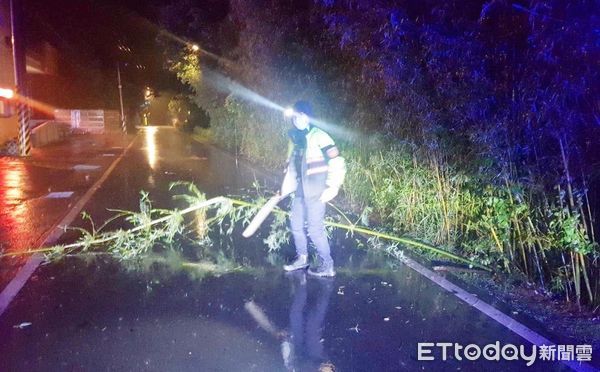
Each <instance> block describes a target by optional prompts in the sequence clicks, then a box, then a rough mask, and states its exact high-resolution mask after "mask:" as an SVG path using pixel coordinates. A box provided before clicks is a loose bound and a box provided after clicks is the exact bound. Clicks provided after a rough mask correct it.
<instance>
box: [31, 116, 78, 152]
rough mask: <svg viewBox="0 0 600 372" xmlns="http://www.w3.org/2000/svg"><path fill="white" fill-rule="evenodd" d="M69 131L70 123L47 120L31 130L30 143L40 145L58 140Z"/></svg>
mask: <svg viewBox="0 0 600 372" xmlns="http://www.w3.org/2000/svg"><path fill="white" fill-rule="evenodd" d="M70 133H71V125H69V124H67V123H61V122H56V121H47V122H45V123H42V124H40V125H39V126H37V127H35V128H34V129H33V130H32V131H31V145H32V146H33V147H42V146H46V145H49V144H51V143H55V142H60V141H62V140H64V139H65V138H67V137H68V136H69V134H70Z"/></svg>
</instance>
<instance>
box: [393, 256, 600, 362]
mask: <svg viewBox="0 0 600 372" xmlns="http://www.w3.org/2000/svg"><path fill="white" fill-rule="evenodd" d="M402 262H403V263H404V264H405V265H406V266H408V267H410V268H411V269H413V270H414V271H416V272H417V273H419V274H421V275H422V276H424V277H426V278H427V279H429V280H431V281H432V282H434V283H435V284H437V285H438V286H440V287H441V288H443V289H445V290H446V291H448V292H450V293H452V294H453V295H454V296H456V297H457V298H458V299H460V300H462V301H464V302H466V303H467V304H468V305H469V306H471V307H473V308H475V309H477V310H479V311H480V312H482V313H483V314H485V315H487V316H488V317H490V318H492V319H493V320H495V321H496V322H498V323H499V324H501V325H502V326H504V327H506V328H507V329H508V330H510V331H511V332H513V333H515V334H517V335H519V336H521V337H522V338H524V339H526V340H527V341H529V342H531V343H532V344H534V345H537V346H538V347H539V346H541V345H557V344H556V343H555V342H552V341H551V340H549V339H547V338H545V337H544V336H542V335H540V334H539V333H537V332H535V331H533V330H532V329H530V328H529V327H527V326H526V325H524V324H523V323H521V322H519V321H517V320H516V319H513V318H511V317H510V316H508V315H506V314H505V313H503V312H502V311H500V310H498V309H496V308H495V307H493V306H492V305H490V304H488V303H487V302H485V301H482V300H481V299H479V298H477V297H476V296H474V295H473V294H471V293H469V292H467V291H465V290H464V289H462V288H461V287H459V286H457V285H456V284H454V283H451V282H450V281H449V280H447V279H446V278H444V277H442V276H441V275H439V274H437V273H435V272H433V271H432V270H430V269H428V268H426V267H425V266H423V265H421V264H420V263H418V262H416V261H414V260H413V259H411V258H408V257H406V256H404V257H403V258H402ZM560 362H561V363H563V364H565V365H566V366H568V367H569V368H571V369H573V370H574V371H578V372H579V371H581V372H593V371H598V370H597V369H596V368H595V367H594V366H592V365H591V364H589V363H587V362H583V363H579V362H576V361H560Z"/></svg>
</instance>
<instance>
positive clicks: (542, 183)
mask: <svg viewBox="0 0 600 372" xmlns="http://www.w3.org/2000/svg"><path fill="white" fill-rule="evenodd" d="M229 3H230V5H229V13H227V15H226V16H223V17H218V16H214V17H212V18H210V17H208V18H206V16H205V17H204V18H202V17H201V16H200V14H202V9H201V8H200V7H196V6H195V5H194V4H192V3H191V2H186V1H183V2H181V1H177V2H173V3H172V5H170V6H166V7H165V8H164V9H163V10H164V12H163V20H164V24H165V26H166V27H167V28H170V29H172V30H176V31H177V32H178V33H180V34H182V33H183V34H185V35H186V36H187V37H189V38H191V39H193V40H195V41H198V42H200V43H201V45H202V47H203V48H204V49H206V50H208V51H211V52H212V53H215V54H218V55H220V56H221V57H222V58H221V59H214V58H212V57H211V56H209V55H207V54H205V53H204V54H203V53H194V52H193V51H191V50H182V47H181V45H176V44H173V43H171V42H169V41H168V40H166V39H165V40H164V44H165V48H166V49H167V50H168V53H169V55H178V58H176V59H171V60H170V62H171V64H170V66H171V69H172V70H173V71H174V72H175V73H176V74H177V76H178V77H179V79H180V80H181V81H182V82H183V83H185V84H187V85H188V86H189V87H190V88H191V89H192V91H193V93H192V94H191V95H190V99H191V100H192V101H193V102H194V104H196V105H197V106H198V107H201V108H202V109H203V110H205V111H206V112H207V114H208V116H209V117H210V132H205V134H206V133H208V135H209V136H210V138H211V140H213V141H214V142H216V143H217V144H219V145H221V146H223V147H225V148H228V149H230V150H232V151H235V152H236V153H239V154H241V155H242V156H245V157H247V158H248V159H251V160H252V161H255V162H259V163H261V164H263V165H265V166H268V167H272V168H275V167H281V166H282V165H283V162H284V161H285V159H284V156H285V147H286V137H285V132H286V129H287V127H286V124H285V122H284V121H283V119H282V115H281V113H280V112H278V111H276V110H272V109H270V108H267V107H264V106H262V105H260V104H258V103H257V101H256V100H252V96H249V95H248V94H247V92H244V91H241V90H240V89H239V87H237V85H236V84H234V83H233V82H232V80H228V79H225V78H223V76H224V75H226V76H230V77H231V78H232V79H234V80H235V81H237V82H239V83H240V84H243V85H244V86H246V87H248V88H250V89H252V91H253V92H256V93H257V94H260V95H261V96H262V97H267V98H268V99H269V100H271V101H273V102H277V103H279V104H290V103H292V102H293V101H294V100H296V99H308V100H310V101H312V102H314V104H315V106H316V112H317V113H318V116H319V118H320V119H322V120H324V121H326V122H328V123H332V124H334V125H337V126H338V127H339V128H342V129H343V130H344V132H343V133H351V135H347V136H346V135H344V134H343V133H342V132H340V133H339V134H337V135H336V133H332V134H333V136H334V137H335V138H336V140H337V141H338V142H339V143H340V144H341V146H342V148H343V155H344V157H345V158H346V160H347V164H348V168H349V169H348V178H347V181H346V183H345V185H344V196H345V201H346V202H347V204H348V207H349V208H350V209H352V210H353V211H354V212H355V213H356V214H357V215H360V216H361V220H362V222H363V223H364V224H367V225H369V224H378V225H380V226H384V227H385V228H386V230H387V231H390V232H391V233H394V234H398V235H402V236H410V237H413V238H416V239H419V240H423V241H427V242H430V243H432V244H434V245H437V246H440V247H442V248H443V249H445V250H448V251H451V252H455V253H456V254H458V255H460V256H464V257H468V258H469V259H471V260H472V261H473V262H479V263H482V264H484V265H488V266H491V267H493V268H494V269H495V270H498V271H500V272H503V273H505V274H506V275H509V276H514V277H519V278H524V279H525V280H526V281H527V282H529V283H534V284H535V286H536V287H537V288H538V289H539V290H540V292H542V293H545V294H548V295H552V296H555V297H559V298H561V299H564V301H567V302H571V303H573V304H576V305H577V306H578V307H579V308H582V306H586V307H587V308H589V309H591V310H593V311H597V309H598V307H599V306H600V265H599V263H598V258H599V256H600V249H599V246H598V243H597V239H598V229H599V228H600V227H599V226H598V224H597V220H596V218H595V217H596V215H597V213H598V210H599V209H600V196H599V195H600V193H599V192H598V190H599V188H598V185H599V181H600V180H599V178H598V173H597V169H598V165H599V163H600V159H599V158H598V156H599V155H598V154H599V153H598V152H597V150H595V149H597V147H598V146H599V145H600V144H599V143H598V142H599V139H600V125H599V122H598V118H599V117H600V113H599V112H598V106H597V97H598V87H599V86H600V84H598V82H599V81H600V79H599V76H598V75H599V73H600V72H599V71H598V69H597V68H594V66H595V62H594V59H593V55H594V53H593V50H594V48H595V47H596V48H597V44H596V42H595V41H594V40H595V39H594V38H595V37H597V35H596V36H594V35H595V34H594V32H593V30H594V27H595V26H594V25H595V24H598V21H599V20H598V14H599V13H598V12H597V10H598V9H597V4H595V3H594V2H592V1H582V2H577V3H575V2H570V1H561V0H542V1H536V0H532V1H526V2H525V3H524V5H518V4H516V3H510V2H504V1H486V2H484V1H475V2H420V1H403V2H393V1H391V2H390V1H376V2H360V1H358V2H357V1H345V0H340V1H330V0H315V1H312V2H309V1H307V2H305V3H304V4H305V7H304V8H302V10H300V11H299V10H298V9H300V8H299V7H297V6H296V7H290V6H286V5H285V4H286V2H280V3H277V4H278V5H272V6H271V7H270V8H269V11H268V12H267V11H264V9H262V8H261V7H262V5H261V4H262V3H261V2H260V1H246V0H244V1H242V0H231V1H230V2H229ZM273 4H275V3H273ZM194 14H196V15H198V17H192V18H193V19H195V20H196V21H195V22H189V19H190V18H189V17H190V15H192V16H193V15H194ZM282 20H285V22H282ZM267 40H268V42H266V41H267Z"/></svg>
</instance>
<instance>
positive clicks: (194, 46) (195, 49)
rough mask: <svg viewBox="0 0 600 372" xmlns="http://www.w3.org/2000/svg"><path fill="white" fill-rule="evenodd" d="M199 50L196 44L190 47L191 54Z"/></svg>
mask: <svg viewBox="0 0 600 372" xmlns="http://www.w3.org/2000/svg"><path fill="white" fill-rule="evenodd" d="M199 50H200V46H198V44H193V45H192V51H193V52H197V51H199Z"/></svg>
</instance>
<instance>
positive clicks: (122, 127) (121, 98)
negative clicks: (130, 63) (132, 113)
mask: <svg viewBox="0 0 600 372" xmlns="http://www.w3.org/2000/svg"><path fill="white" fill-rule="evenodd" d="M117 82H118V83H119V103H120V104H121V130H122V131H123V133H127V125H126V123H125V111H124V110H123V85H122V84H121V65H120V63H119V62H117Z"/></svg>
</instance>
